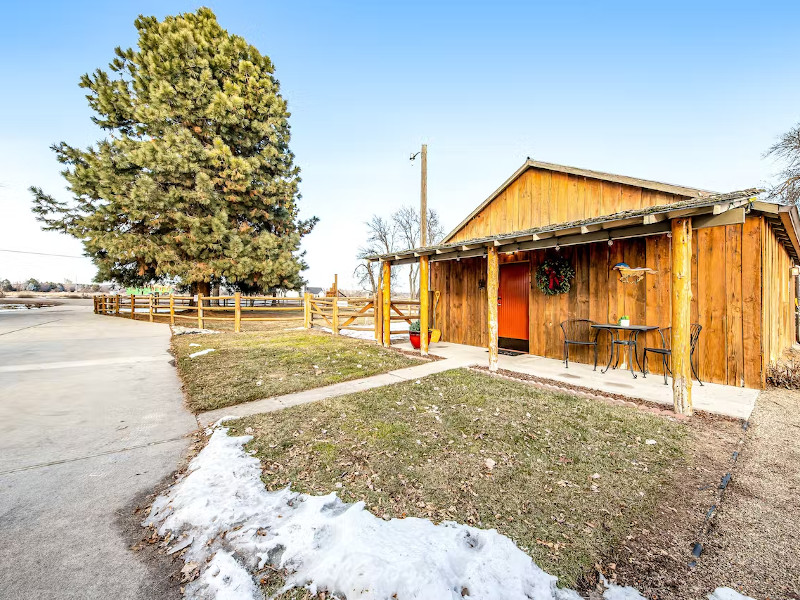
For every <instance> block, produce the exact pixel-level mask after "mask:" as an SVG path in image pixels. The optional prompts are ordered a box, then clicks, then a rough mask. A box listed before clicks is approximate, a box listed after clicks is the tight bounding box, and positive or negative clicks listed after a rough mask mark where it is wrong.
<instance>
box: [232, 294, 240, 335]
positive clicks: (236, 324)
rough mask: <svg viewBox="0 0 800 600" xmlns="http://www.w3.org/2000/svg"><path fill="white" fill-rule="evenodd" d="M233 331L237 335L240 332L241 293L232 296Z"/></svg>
mask: <svg viewBox="0 0 800 600" xmlns="http://www.w3.org/2000/svg"><path fill="white" fill-rule="evenodd" d="M233 330H234V331H235V332H236V333H239V332H240V331H241V330H242V293H241V292H236V293H235V294H234V295H233Z"/></svg>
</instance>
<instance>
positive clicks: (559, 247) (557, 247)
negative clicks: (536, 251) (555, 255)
mask: <svg viewBox="0 0 800 600" xmlns="http://www.w3.org/2000/svg"><path fill="white" fill-rule="evenodd" d="M559 250H561V246H559V245H558V244H556V252H558V251H559Z"/></svg>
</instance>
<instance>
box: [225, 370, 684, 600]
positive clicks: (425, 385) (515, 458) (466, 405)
mask: <svg viewBox="0 0 800 600" xmlns="http://www.w3.org/2000/svg"><path fill="white" fill-rule="evenodd" d="M232 428H233V432H235V433H237V434H243V433H245V430H247V432H248V433H250V432H252V434H253V435H254V439H253V441H252V442H251V443H250V444H249V448H250V449H252V450H254V451H255V452H256V456H258V458H259V459H260V460H261V461H262V465H263V467H264V471H263V479H264V481H265V483H266V485H267V487H268V488H269V489H278V488H281V487H283V486H285V485H287V484H291V485H292V488H293V489H295V490H298V491H302V492H307V493H312V494H326V493H329V492H330V491H337V492H338V493H339V495H340V497H341V498H342V499H343V500H345V501H348V502H353V501H358V500H363V501H364V502H365V503H366V505H367V507H368V508H369V509H370V510H371V511H373V512H374V513H375V514H377V515H380V516H384V517H385V518H391V517H405V516H415V517H427V518H430V519H432V520H433V521H434V522H440V521H444V520H455V521H458V522H461V523H467V524H471V525H475V526H478V527H483V528H496V529H498V530H499V531H500V532H501V533H503V534H505V535H508V536H509V537H511V538H512V539H513V540H514V541H515V542H516V543H517V544H518V545H519V546H520V547H521V548H522V549H523V550H524V551H526V552H528V553H529V554H530V556H531V557H533V559H534V560H535V561H536V563H537V564H539V565H540V566H541V567H542V568H544V569H545V570H547V571H548V572H550V573H552V574H554V575H558V576H559V577H560V578H561V583H562V584H563V585H568V586H575V585H580V584H583V585H586V584H587V583H588V580H587V576H591V572H592V570H593V565H594V564H595V563H596V562H598V561H602V559H603V557H604V556H606V555H607V554H608V552H609V551H610V549H611V548H613V547H614V546H615V545H617V544H618V543H619V542H620V541H621V540H624V539H625V537H626V536H627V535H628V533H629V532H630V531H631V529H633V528H635V527H636V525H637V523H641V522H642V521H646V520H647V519H648V517H649V515H651V514H652V512H653V511H654V509H655V506H656V505H657V503H658V501H659V496H660V493H661V491H662V490H663V488H664V487H665V486H667V485H669V482H670V480H671V477H672V475H673V473H674V471H675V469H676V467H677V466H678V465H680V464H681V463H682V461H683V460H684V454H683V451H682V445H683V443H684V441H685V439H686V437H687V435H688V434H687V427H686V425H683V424H680V423H678V422H675V421H672V420H670V419H666V418H664V417H661V416H656V415H653V414H650V413H647V412H645V411H640V410H636V409H631V408H629V407H622V406H616V405H609V404H605V403H602V402H598V401H590V400H585V399H578V398H576V397H574V396H571V395H568V394H557V393H551V392H544V391H541V390H538V389H536V388H533V387H532V386H529V385H526V384H523V383H519V382H514V381H508V380H505V379H500V378H496V377H491V376H489V375H485V374H481V373H477V372H474V371H469V370H464V369H459V370H453V371H448V372H446V373H442V374H439V375H433V376H430V377H427V378H425V379H423V380H421V382H420V383H419V384H417V383H404V384H397V385H393V386H389V387H383V388H378V389H374V390H370V391H365V392H361V393H358V394H353V395H350V396H343V397H339V398H334V399H330V400H326V401H323V402H318V403H313V404H308V405H303V406H297V407H294V408H290V409H287V410H284V411H281V412H278V413H270V414H265V415H257V416H254V417H250V418H246V419H242V420H238V421H235V422H234V423H233V424H232ZM251 428H252V429H251ZM648 440H655V443H652V442H651V443H647V441H648ZM265 583H267V582H266V581H265ZM272 584H274V582H270V585H272ZM285 597H287V598H288V597H290V596H285Z"/></svg>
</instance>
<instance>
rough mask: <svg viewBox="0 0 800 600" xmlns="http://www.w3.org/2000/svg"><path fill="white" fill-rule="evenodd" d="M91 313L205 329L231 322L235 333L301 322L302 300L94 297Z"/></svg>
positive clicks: (246, 297) (172, 295)
mask: <svg viewBox="0 0 800 600" xmlns="http://www.w3.org/2000/svg"><path fill="white" fill-rule="evenodd" d="M94 312H95V313H97V314H101V315H114V316H118V317H119V316H125V317H128V318H131V319H136V318H137V317H146V318H147V319H148V320H150V321H151V322H152V321H156V320H161V319H167V320H168V321H169V323H170V325H175V322H176V321H178V322H179V324H187V321H188V322H190V323H191V325H196V326H197V327H199V328H201V329H202V328H204V327H205V326H206V324H207V323H208V322H212V323H213V322H215V321H228V322H233V328H234V331H236V332H239V331H241V330H242V324H243V323H247V322H257V321H297V322H298V324H299V323H302V322H303V321H304V314H305V307H304V299H303V298H285V297H280V296H242V295H241V294H239V293H236V294H234V295H232V296H202V295H200V296H176V295H175V294H170V295H168V296H165V295H158V294H152V295H151V294H147V295H135V294H131V295H113V296H112V295H101V296H95V297H94Z"/></svg>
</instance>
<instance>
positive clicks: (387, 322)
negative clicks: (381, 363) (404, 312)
mask: <svg viewBox="0 0 800 600" xmlns="http://www.w3.org/2000/svg"><path fill="white" fill-rule="evenodd" d="M381 298H382V302H383V310H382V311H381V315H382V316H383V346H384V347H386V348H388V347H389V346H391V345H392V263H391V261H388V260H385V261H383V262H382V263H381Z"/></svg>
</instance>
